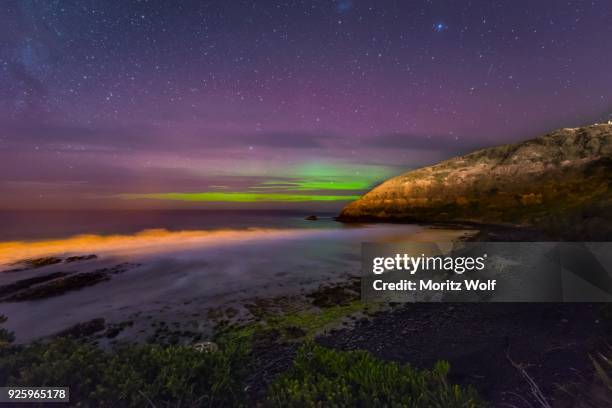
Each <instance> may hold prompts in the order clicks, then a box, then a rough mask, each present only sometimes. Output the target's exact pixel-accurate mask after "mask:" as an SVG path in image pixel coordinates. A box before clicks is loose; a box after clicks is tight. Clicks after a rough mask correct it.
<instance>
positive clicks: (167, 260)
mask: <svg viewBox="0 0 612 408" xmlns="http://www.w3.org/2000/svg"><path fill="white" fill-rule="evenodd" d="M310 215H315V216H316V217H317V220H316V221H310V220H306V217H308V216H310ZM334 216H335V214H333V213H311V212H302V211H278V210H275V211H229V210H227V211H224V210H174V211H169V210H163V211H153V210H147V211H10V212H8V211H4V212H0V292H1V291H2V288H3V287H7V285H11V284H15V283H16V282H18V281H23V280H27V279H30V278H34V277H37V276H42V275H45V274H51V273H54V272H68V273H70V274H76V273H90V272H95V271H99V270H104V268H107V269H106V270H108V268H113V267H115V266H117V265H127V266H126V268H125V269H126V271H125V272H123V273H120V274H116V275H112V278H111V279H109V280H106V281H104V282H101V283H97V284H95V285H92V286H88V287H84V288H81V289H79V290H74V291H68V292H66V293H64V294H61V295H59V296H51V297H46V298H41V299H36V300H27V301H17V302H11V301H6V300H5V301H3V300H2V298H1V297H0V315H2V314H3V315H6V316H7V317H8V321H7V323H6V327H7V328H8V329H9V330H13V331H15V333H16V334H17V339H18V341H23V342H26V341H31V340H33V339H37V338H41V337H45V336H48V335H51V334H54V333H57V332H58V331H61V330H63V329H66V328H68V327H70V326H72V325H74V324H77V323H79V322H83V321H87V320H89V319H94V318H99V317H102V318H104V319H106V320H107V321H108V322H121V321H128V320H129V321H134V320H143V319H145V320H146V319H165V320H168V321H186V320H189V319H192V320H193V318H194V316H196V315H198V314H200V315H201V314H202V313H204V315H205V311H206V310H210V309H212V308H218V307H229V306H231V305H233V307H237V308H239V307H240V305H241V304H245V303H247V302H252V301H253V300H254V299H261V298H270V297H278V296H292V295H295V294H300V293H306V292H308V291H309V290H313V289H315V288H317V287H320V286H321V285H328V284H333V283H335V282H340V281H343V280H347V279H351V278H353V277H357V276H359V274H360V269H361V265H360V262H361V245H362V243H364V242H401V241H421V242H423V241H435V242H449V241H453V240H456V239H458V238H460V237H461V236H464V235H466V234H469V233H470V231H467V230H458V229H442V228H437V227H433V226H427V225H415V224H389V223H385V224H344V223H340V222H337V221H335V219H334ZM87 255H95V256H96V257H95V258H92V259H87V260H83V261H79V262H70V263H67V262H65V261H62V262H59V263H56V264H52V265H48V266H44V267H40V268H28V267H27V264H24V263H23V261H24V260H31V259H37V258H41V257H57V258H58V259H62V260H65V259H66V258H68V257H71V256H87Z"/></svg>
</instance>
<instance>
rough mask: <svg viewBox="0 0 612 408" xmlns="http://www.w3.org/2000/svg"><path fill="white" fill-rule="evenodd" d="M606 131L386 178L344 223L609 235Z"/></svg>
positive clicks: (570, 132)
mask: <svg viewBox="0 0 612 408" xmlns="http://www.w3.org/2000/svg"><path fill="white" fill-rule="evenodd" d="M611 184H612V124H610V123H608V124H594V125H591V126H585V127H578V128H564V129H559V130H556V131H554V132H552V133H549V134H546V135H544V136H541V137H537V138H535V139H531V140H527V141H524V142H521V143H517V144H509V145H502V146H497V147H492V148H486V149H482V150H478V151H475V152H472V153H469V154H466V155H464V156H459V157H455V158H452V159H449V160H446V161H443V162H441V163H438V164H436V165H433V166H428V167H423V168H420V169H416V170H412V171H409V172H406V173H404V174H401V175H399V176H397V177H394V178H391V179H389V180H387V181H385V182H383V183H382V184H380V185H379V186H377V187H375V188H374V189H372V190H371V191H370V192H368V193H367V194H365V195H364V196H363V197H361V198H360V199H359V200H357V201H355V202H353V203H351V204H349V205H348V206H346V207H345V208H344V209H343V210H342V212H341V213H340V215H339V217H338V220H339V221H343V222H355V221H360V222H361V221H377V222H427V223H429V222H433V223H438V222H441V223H476V224H486V225H501V226H512V227H530V228H534V227H535V228H537V229H540V230H544V231H547V232H548V233H549V234H550V235H551V236H554V237H562V238H567V239H601V238H605V237H610V236H611V235H612V188H611Z"/></svg>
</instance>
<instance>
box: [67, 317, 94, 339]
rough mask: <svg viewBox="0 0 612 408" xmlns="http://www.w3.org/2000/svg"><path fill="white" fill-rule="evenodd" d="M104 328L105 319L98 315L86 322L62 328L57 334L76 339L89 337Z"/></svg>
mask: <svg viewBox="0 0 612 408" xmlns="http://www.w3.org/2000/svg"><path fill="white" fill-rule="evenodd" d="M105 328H106V320H104V319H103V318H101V317H99V318H97V319H92V320H89V321H87V322H83V323H78V324H75V325H74V326H72V327H69V328H68V329H66V330H62V331H61V332H59V333H58V334H57V335H58V336H61V337H74V338H77V339H81V338H85V337H89V336H91V335H93V334H95V333H98V332H100V331H102V330H104V329H105Z"/></svg>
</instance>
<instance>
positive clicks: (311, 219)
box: [304, 215, 319, 221]
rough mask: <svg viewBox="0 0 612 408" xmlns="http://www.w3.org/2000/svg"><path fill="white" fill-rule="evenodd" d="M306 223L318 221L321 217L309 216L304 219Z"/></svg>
mask: <svg viewBox="0 0 612 408" xmlns="http://www.w3.org/2000/svg"><path fill="white" fill-rule="evenodd" d="M304 219H305V220H306V221H316V220H318V219H319V217H317V216H316V215H309V216H308V217H306V218H304Z"/></svg>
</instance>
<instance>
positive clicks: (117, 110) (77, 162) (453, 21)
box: [0, 0, 612, 208]
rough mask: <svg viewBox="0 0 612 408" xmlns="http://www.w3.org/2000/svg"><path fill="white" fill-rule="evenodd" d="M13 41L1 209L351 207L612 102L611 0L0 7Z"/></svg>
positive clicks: (587, 116)
mask: <svg viewBox="0 0 612 408" xmlns="http://www.w3.org/2000/svg"><path fill="white" fill-rule="evenodd" d="M0 38H1V42H0V208H139V207H183V206H192V207H193V206H198V207H211V206H212V207H215V206H217V207H219V206H220V207H223V208H230V207H234V206H237V207H245V206H246V207H266V206H272V207H292V206H293V207H295V206H300V207H302V208H339V207H341V206H342V205H343V204H344V203H345V202H346V200H350V199H352V198H354V196H356V195H358V194H360V193H362V192H363V191H364V190H367V189H368V188H369V187H370V186H372V185H373V184H376V183H377V182H380V181H382V180H384V179H385V178H386V177H388V176H391V175H395V174H399V173H401V172H403V171H405V170H408V169H410V168H415V167H418V166H422V165H426V164H431V163H435V162H436V161H439V160H442V159H445V158H449V157H451V156H454V155H457V154H461V153H466V152H468V151H470V150H473V149H476V148H479V147H485V146H491V145H495V144H500V143H508V142H512V141H519V140H524V139H526V138H529V137H533V136H536V135H538V134H540V133H542V132H545V131H549V130H553V129H556V128H559V127H566V126H572V127H573V126H578V125H582V124H587V123H590V122H596V121H600V120H603V119H607V118H608V117H609V115H610V113H611V112H612V92H611V90H612V2H610V1H608V0H599V1H559V0H538V1H533V0H513V1H509V0H508V1H494V0H473V1H467V0H466V1H450V0H448V1H442V0H438V1H386V0H375V1H365V0H339V1H331V0H327V1H283V2H280V1H279V2H274V1H248V2H247V1H238V0H231V1H229V0H220V1H152V0H151V1H127V0H121V1H99V0H78V1H60V0H55V1H53V0H39V1H36V0H4V1H2V2H1V4H0ZM305 201H306V202H305Z"/></svg>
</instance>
